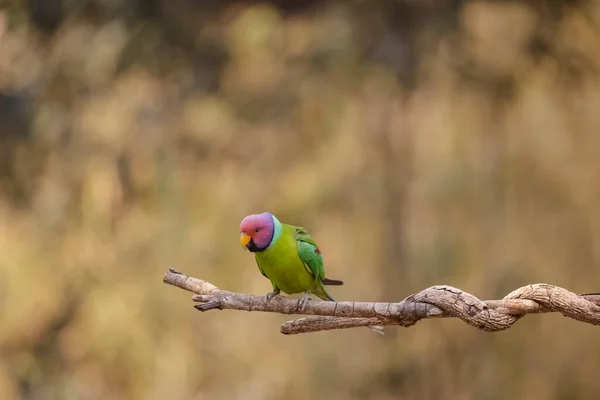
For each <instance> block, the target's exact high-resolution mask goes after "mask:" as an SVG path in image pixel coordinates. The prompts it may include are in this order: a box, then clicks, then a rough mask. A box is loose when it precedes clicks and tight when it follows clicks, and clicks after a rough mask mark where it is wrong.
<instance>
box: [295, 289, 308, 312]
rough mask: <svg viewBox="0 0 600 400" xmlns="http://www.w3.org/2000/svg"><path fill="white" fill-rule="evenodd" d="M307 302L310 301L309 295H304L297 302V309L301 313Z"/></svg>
mask: <svg viewBox="0 0 600 400" xmlns="http://www.w3.org/2000/svg"><path fill="white" fill-rule="evenodd" d="M309 300H310V294H308V293H304V296H302V298H301V299H300V300H299V301H298V308H299V309H300V310H301V311H304V309H305V308H306V305H307V304H308V301H309Z"/></svg>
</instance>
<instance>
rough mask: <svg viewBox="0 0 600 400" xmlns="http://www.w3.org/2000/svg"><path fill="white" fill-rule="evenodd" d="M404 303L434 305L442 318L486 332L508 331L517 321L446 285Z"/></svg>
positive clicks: (415, 295)
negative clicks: (464, 323)
mask: <svg viewBox="0 0 600 400" xmlns="http://www.w3.org/2000/svg"><path fill="white" fill-rule="evenodd" d="M405 301H407V302H416V303H427V304H431V305H434V306H436V307H438V308H439V309H441V310H442V311H443V313H442V315H443V316H451V317H456V318H460V319H462V320H463V321H464V322H466V323H467V324H469V325H471V326H474V327H476V328H479V329H482V330H484V331H488V332H495V331H502V330H504V329H508V328H510V326H511V325H512V324H514V323H515V322H516V321H517V320H518V319H519V316H517V315H511V314H506V313H504V312H502V311H499V310H497V309H492V308H490V307H489V306H488V305H487V304H486V303H485V302H484V301H481V300H479V299H478V298H477V297H475V296H473V295H472V294H470V293H467V292H464V291H462V290H460V289H457V288H455V287H452V286H447V285H440V286H432V287H430V288H427V289H425V290H423V291H421V292H419V293H416V294H414V295H412V296H409V297H408V298H407V299H406V300H405ZM442 315H439V316H442Z"/></svg>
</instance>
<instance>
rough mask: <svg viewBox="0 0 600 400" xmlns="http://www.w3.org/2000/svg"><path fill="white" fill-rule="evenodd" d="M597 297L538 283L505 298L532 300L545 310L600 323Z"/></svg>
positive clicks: (590, 322) (591, 322)
mask: <svg viewBox="0 0 600 400" xmlns="http://www.w3.org/2000/svg"><path fill="white" fill-rule="evenodd" d="M586 297H587V298H586ZM597 297H598V295H597V294H591V295H577V294H575V293H573V292H570V291H568V290H566V289H563V288H561V287H558V286H554V285H549V284H547V283H536V284H532V285H527V286H523V287H521V288H519V289H517V290H515V291H513V292H511V293H509V294H507V295H506V296H505V297H504V299H506V300H509V299H521V300H524V299H527V300H531V301H534V302H536V303H537V304H539V306H540V308H541V309H543V311H544V312H559V313H561V314H562V315H564V316H565V317H569V318H572V319H574V320H577V321H581V322H587V323H588V324H594V325H600V305H598V304H597V303H596V302H594V300H595V299H596V298H597Z"/></svg>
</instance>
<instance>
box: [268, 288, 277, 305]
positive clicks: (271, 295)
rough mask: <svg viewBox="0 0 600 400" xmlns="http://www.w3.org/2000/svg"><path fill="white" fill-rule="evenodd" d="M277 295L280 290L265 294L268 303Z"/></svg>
mask: <svg viewBox="0 0 600 400" xmlns="http://www.w3.org/2000/svg"><path fill="white" fill-rule="evenodd" d="M277 295H279V292H278V291H273V292H269V293H267V294H266V295H265V297H266V298H267V303H268V302H269V301H271V299H272V298H273V297H275V296H277Z"/></svg>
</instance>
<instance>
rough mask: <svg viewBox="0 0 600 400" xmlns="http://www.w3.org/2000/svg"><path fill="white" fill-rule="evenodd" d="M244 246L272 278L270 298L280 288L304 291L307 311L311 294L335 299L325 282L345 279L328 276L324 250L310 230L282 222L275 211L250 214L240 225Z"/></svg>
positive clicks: (331, 299)
mask: <svg viewBox="0 0 600 400" xmlns="http://www.w3.org/2000/svg"><path fill="white" fill-rule="evenodd" d="M240 234H241V236H240V242H241V244H242V246H243V247H244V248H245V249H247V250H249V251H251V252H253V253H254V254H255V258H256V263H257V264H258V269H259V270H260V272H261V273H262V274H263V275H264V276H265V277H266V278H267V279H269V280H270V281H271V284H272V286H273V291H272V292H270V293H267V300H268V301H269V300H271V298H273V296H276V295H278V294H279V293H280V292H281V291H283V292H285V293H287V294H295V293H304V296H303V297H302V299H301V300H300V303H299V305H300V307H301V309H302V310H303V311H304V309H305V307H306V304H307V303H308V300H309V299H310V295H311V294H314V295H315V296H318V297H319V298H321V299H323V300H326V301H328V300H329V301H335V300H334V298H333V297H331V295H330V294H329V293H327V290H325V285H343V284H344V282H342V281H339V280H335V279H329V278H326V277H325V267H324V266H323V257H322V256H321V251H320V250H319V247H318V246H317V244H316V243H315V241H314V240H312V238H311V237H310V235H309V234H308V231H307V230H306V229H304V228H302V227H299V226H293V225H287V224H282V223H281V222H279V220H278V219H277V218H276V217H275V216H274V215H272V214H270V213H268V212H265V213H262V214H251V215H248V216H247V217H245V218H244V219H243V220H242V223H241V224H240Z"/></svg>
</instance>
